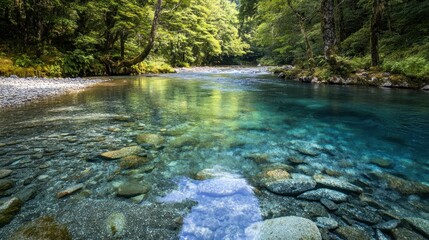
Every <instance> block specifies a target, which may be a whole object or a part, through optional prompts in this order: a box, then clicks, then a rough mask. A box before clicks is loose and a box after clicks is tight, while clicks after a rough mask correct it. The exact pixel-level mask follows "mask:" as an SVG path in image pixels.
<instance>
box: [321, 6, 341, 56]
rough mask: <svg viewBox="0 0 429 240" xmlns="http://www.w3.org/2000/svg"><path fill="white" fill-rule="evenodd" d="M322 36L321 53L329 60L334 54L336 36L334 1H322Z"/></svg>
mask: <svg viewBox="0 0 429 240" xmlns="http://www.w3.org/2000/svg"><path fill="white" fill-rule="evenodd" d="M321 14H322V35H323V52H324V55H325V59H327V60H331V57H332V55H333V54H334V53H335V44H336V42H337V41H336V34H335V14H334V0H322V5H321Z"/></svg>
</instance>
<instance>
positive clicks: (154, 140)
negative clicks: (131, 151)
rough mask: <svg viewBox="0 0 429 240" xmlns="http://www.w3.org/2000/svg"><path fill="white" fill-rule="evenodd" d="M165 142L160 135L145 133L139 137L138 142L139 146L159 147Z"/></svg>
mask: <svg viewBox="0 0 429 240" xmlns="http://www.w3.org/2000/svg"><path fill="white" fill-rule="evenodd" d="M164 141H165V139H164V137H163V136H161V135H158V134H151V133H145V134H140V135H138V136H137V142H138V143H139V144H152V145H155V146H159V145H161V144H163V143H164Z"/></svg>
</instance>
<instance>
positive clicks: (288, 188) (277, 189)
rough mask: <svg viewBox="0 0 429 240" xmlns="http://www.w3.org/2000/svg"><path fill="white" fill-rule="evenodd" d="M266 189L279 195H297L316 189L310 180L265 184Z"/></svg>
mask: <svg viewBox="0 0 429 240" xmlns="http://www.w3.org/2000/svg"><path fill="white" fill-rule="evenodd" d="M266 187H267V189H268V190H270V191H271V192H273V193H277V194H281V195H294V194H299V193H302V192H305V191H308V190H311V189H314V188H315V187H316V182H315V181H313V180H310V179H282V180H278V181H274V182H268V183H266Z"/></svg>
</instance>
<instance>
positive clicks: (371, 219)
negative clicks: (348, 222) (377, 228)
mask: <svg viewBox="0 0 429 240" xmlns="http://www.w3.org/2000/svg"><path fill="white" fill-rule="evenodd" d="M335 213H336V214H337V215H340V216H345V217H348V218H351V219H355V220H358V221H361V222H365V223H370V224H377V223H380V222H381V221H382V218H381V216H380V215H379V214H377V213H376V212H374V211H373V210H371V209H367V208H363V207H359V206H355V205H351V204H348V203H347V204H346V203H343V204H341V205H340V206H339V208H338V210H337V211H336V212H335Z"/></svg>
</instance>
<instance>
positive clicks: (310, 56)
mask: <svg viewBox="0 0 429 240" xmlns="http://www.w3.org/2000/svg"><path fill="white" fill-rule="evenodd" d="M299 28H300V30H301V34H302V36H303V37H304V42H305V48H306V50H307V59H308V61H309V62H310V63H312V62H313V61H314V54H313V48H312V47H311V44H310V39H309V38H308V34H307V30H306V29H305V22H304V21H303V20H300V21H299Z"/></svg>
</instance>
